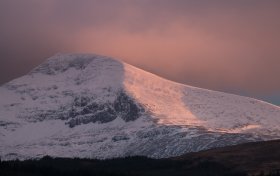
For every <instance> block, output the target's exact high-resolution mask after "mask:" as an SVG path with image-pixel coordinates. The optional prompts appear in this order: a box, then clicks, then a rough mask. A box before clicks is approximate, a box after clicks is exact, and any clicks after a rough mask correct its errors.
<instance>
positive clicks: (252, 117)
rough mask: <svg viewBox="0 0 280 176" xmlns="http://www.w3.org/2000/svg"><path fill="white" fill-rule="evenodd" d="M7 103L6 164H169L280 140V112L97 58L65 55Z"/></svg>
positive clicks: (1, 117)
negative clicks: (149, 160) (65, 160)
mask: <svg viewBox="0 0 280 176" xmlns="http://www.w3.org/2000/svg"><path fill="white" fill-rule="evenodd" d="M0 95H1V96H2V98H1V99H2V100H3V101H0V126H2V127H3V128H0V142H1V144H0V149H1V150H0V156H1V157H2V158H6V159H12V158H20V159H28V158H36V157H42V156H44V155H46V154H47V155H50V156H65V157H89V158H112V157H124V156H135V155H139V154H141V155H144V156H149V157H154V158H161V157H170V156H177V155H180V154H183V153H186V152H192V151H199V150H205V149H209V148H214V147H218V146H225V145H233V144H238V143H244V142H250V141H259V140H270V139H278V138H279V136H280V127H279V125H278V124H279V123H280V119H279V118H280V108H279V107H277V106H273V105H271V104H269V103H265V102H262V101H259V100H256V99H252V98H248V97H242V96H237V95H232V94H226V93H222V92H217V91H211V90H207V89H201V88H196V87H192V86H188V85H184V84H180V83H174V82H173V81H170V80H166V79H164V78H161V77H159V76H157V75H155V74H152V73H149V72H146V71H143V70H141V69H138V68H136V67H134V66H131V65H129V64H126V63H124V62H122V61H119V60H115V59H112V58H109V57H106V56H99V55H94V54H92V55H89V54H57V55H55V56H53V57H51V58H49V59H47V60H46V62H44V63H43V64H41V65H39V66H38V67H36V68H34V69H33V70H32V71H31V72H30V73H28V74H27V75H25V76H23V77H20V78H18V79H15V80H13V81H11V82H9V83H7V84H5V85H3V86H1V87H0ZM143 146H144V147H143ZM36 148H38V150H37V149H36ZM18 151H20V152H18Z"/></svg>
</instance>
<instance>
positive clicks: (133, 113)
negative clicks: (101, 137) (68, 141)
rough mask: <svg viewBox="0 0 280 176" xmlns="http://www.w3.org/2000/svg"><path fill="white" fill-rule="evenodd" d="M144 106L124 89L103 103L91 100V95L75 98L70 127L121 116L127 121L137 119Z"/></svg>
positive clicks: (107, 120)
mask: <svg viewBox="0 0 280 176" xmlns="http://www.w3.org/2000/svg"><path fill="white" fill-rule="evenodd" d="M143 111H144V108H143V107H141V105H139V104H136V102H135V101H134V100H133V99H132V98H130V97H129V96H127V95H126V94H125V93H124V92H123V91H119V92H118V93H117V97H116V99H115V100H114V101H113V102H112V103H111V102H106V103H103V104H100V103H97V102H94V101H91V99H90V98H89V97H78V98H75V99H74V102H73V106H72V108H71V110H70V112H69V117H68V118H70V121H69V122H67V124H69V127H74V126H76V125H80V124H87V123H90V122H93V123H95V122H99V123H108V122H111V121H113V120H115V119H116V118H117V117H120V118H121V119H123V120H124V121H125V122H128V121H133V120H136V119H137V118H139V117H140V116H141V113H142V112H143Z"/></svg>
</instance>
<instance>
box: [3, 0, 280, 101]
mask: <svg viewBox="0 0 280 176" xmlns="http://www.w3.org/2000/svg"><path fill="white" fill-rule="evenodd" d="M0 22H1V23H0V24H1V27H0V61H1V64H0V72H1V74H0V84H3V83H5V82H7V81H9V80H11V79H13V78H15V77H18V76H20V75H23V74H25V73H27V72H28V71H29V70H30V69H32V68H33V67H34V66H36V65H38V64H39V63H41V62H42V61H43V60H45V59H46V58H47V57H50V56H52V55H53V54H55V53H57V52H86V53H96V54H101V55H107V56H112V57H116V58H119V59H121V60H124V61H126V62H128V63H130V64H133V65H135V66H138V67H141V68H143V69H145V70H148V71H150V72H153V73H156V74H158V75H160V76H163V77H165V78H168V79H171V80H174V81H177V82H181V83H186V84H189V85H193V86H198V87H202V88H208V89H213V90H220V91H224V92H230V93H238V94H241V95H247V96H252V97H256V98H262V99H264V100H266V101H270V102H273V103H275V104H280V32H279V31H280V1H279V0H265V1H264V0H232V1H224V0H209V1H208V0H45V1H38V0H0Z"/></svg>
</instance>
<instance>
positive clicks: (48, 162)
mask: <svg viewBox="0 0 280 176" xmlns="http://www.w3.org/2000/svg"><path fill="white" fill-rule="evenodd" d="M0 175H1V176H13V175H23V176H35V175H42V176H48V175H57V176H59V175H68V176H71V175H98V176H102V175H111V176H113V175H133V176H138V175H139V176H140V175H141V176H142V175H144V176H145V175H151V176H156V175H160V176H165V175H168V176H169V175H172V176H173V175H191V176H196V175H198V176H202V175H258V176H261V175H280V140H276V141H268V142H257V143H247V144H242V145H237V146H231V147H224V148H218V149H212V150H208V151H203V152H198V153H190V154H186V155H183V156H180V157H175V158H168V159H149V158H146V157H129V158H122V159H111V160H90V159H77V158H76V159H70V158H50V157H44V158H43V159H40V160H26V161H2V162H1V163H0Z"/></svg>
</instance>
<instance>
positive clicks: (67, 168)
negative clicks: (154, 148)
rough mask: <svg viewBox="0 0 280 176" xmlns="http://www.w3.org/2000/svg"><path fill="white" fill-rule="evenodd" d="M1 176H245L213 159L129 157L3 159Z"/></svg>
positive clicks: (0, 167)
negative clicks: (102, 158)
mask: <svg viewBox="0 0 280 176" xmlns="http://www.w3.org/2000/svg"><path fill="white" fill-rule="evenodd" d="M0 175H1V176H14V175H21V176H35V175H36V176H37V175H38V176H51V175H52V176H53V175H55V176H62V175H67V176H72V175H73V176H74V175H79V176H89V175H96V176H146V175H147V176H148V175H149V176H170V175H172V176H173V175H174V176H176V175H191V176H196V175H197V176H206V175H213V176H215V175H217V176H218V175H229V176H230V175H232V176H233V175H241V176H242V175H246V174H245V173H242V172H236V171H233V170H231V169H229V168H226V167H224V166H223V165H221V164H219V163H215V162H212V161H206V160H205V161H199V162H197V161H187V160H184V161H180V160H172V159H159V160H156V159H149V158H146V157H129V158H123V159H111V160H90V159H69V158H50V157H44V158H42V159H40V160H26V161H18V160H16V161H2V162H1V163H0Z"/></svg>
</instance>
